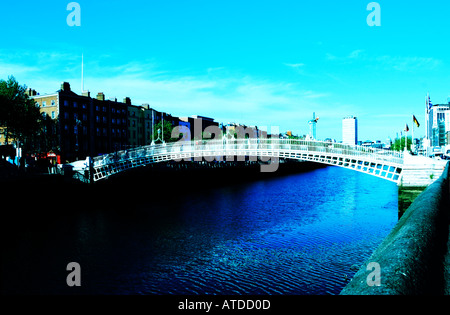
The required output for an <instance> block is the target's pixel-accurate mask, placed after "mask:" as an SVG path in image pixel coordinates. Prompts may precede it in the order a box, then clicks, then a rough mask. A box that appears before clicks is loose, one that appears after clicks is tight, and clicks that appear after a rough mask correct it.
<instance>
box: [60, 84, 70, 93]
mask: <svg viewBox="0 0 450 315" xmlns="http://www.w3.org/2000/svg"><path fill="white" fill-rule="evenodd" d="M61 90H62V91H64V92H70V84H69V82H63V83H61Z"/></svg>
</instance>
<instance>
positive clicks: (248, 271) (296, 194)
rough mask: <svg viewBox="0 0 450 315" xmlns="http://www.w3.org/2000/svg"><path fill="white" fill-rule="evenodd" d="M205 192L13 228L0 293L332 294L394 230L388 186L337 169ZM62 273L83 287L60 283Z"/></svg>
mask: <svg viewBox="0 0 450 315" xmlns="http://www.w3.org/2000/svg"><path fill="white" fill-rule="evenodd" d="M178 181H180V182H181V181H182V179H179V180H178ZM175 182H177V181H175ZM203 185H206V186H208V187H207V188H208V189H202V187H199V189H198V190H195V191H194V192H190V193H187V194H184V195H183V194H181V195H180V194H178V197H177V198H167V196H165V197H162V198H160V199H158V198H150V197H148V195H149V194H148V191H146V190H145V187H136V188H135V189H134V190H133V194H132V195H130V194H128V193H127V196H117V194H116V195H114V194H112V195H109V196H100V197H103V198H104V197H107V198H110V199H112V200H114V198H117V199H118V200H119V199H123V198H126V199H127V200H128V201H127V208H126V211H124V206H123V203H117V206H114V203H112V204H111V203H110V204H108V206H106V207H105V208H102V207H98V208H96V209H95V210H93V209H85V210H83V211H68V213H67V214H65V215H58V216H57V218H53V219H50V220H47V221H46V222H45V223H44V222H41V223H39V224H40V225H41V226H42V229H41V230H40V232H39V233H38V234H37V233H32V234H30V235H28V236H27V233H31V232H28V230H27V229H25V228H23V231H22V232H21V237H20V240H19V241H17V242H16V243H14V246H10V248H9V249H8V251H7V252H6V254H5V255H4V256H3V258H2V287H1V289H2V293H31V294H35V293H37V294H59V293H63V294H71V293H75V294H226V295H230V294H232V295H235V294H289V295H294V294H295V295H297V294H298V295H326V294H339V292H340V291H341V290H342V288H343V287H344V286H345V285H346V284H347V283H348V281H349V280H350V279H351V277H352V276H353V275H354V273H355V272H356V271H357V269H358V267H359V266H360V265H361V264H362V263H363V262H364V261H365V260H366V259H367V258H368V257H369V256H370V254H371V253H372V252H373V250H374V249H375V248H376V247H377V246H378V245H379V244H380V243H381V241H382V240H383V238H384V237H385V236H387V234H388V233H389V232H390V230H391V229H392V228H393V227H394V225H395V224H396V222H397V219H398V213H397V211H398V208H397V207H398V197H397V194H398V193H397V186H396V185H395V184H394V183H391V182H388V181H385V180H382V179H378V178H376V177H373V176H369V175H366V174H362V173H358V172H355V171H351V170H346V169H342V168H338V167H324V168H318V169H313V170H310V171H305V172H302V173H296V174H292V175H286V176H280V177H275V178H267V179H262V180H255V181H249V182H243V183H240V182H239V181H236V183H234V184H232V185H223V186H219V187H216V188H214V187H210V186H214V185H207V184H205V183H204V184H203ZM175 191H176V190H175ZM155 199H156V200H155ZM47 202H48V206H49V207H58V206H61V205H55V204H52V202H51V200H48V199H47ZM69 206H70V205H67V207H69ZM63 208H64V207H63ZM86 208H88V207H86ZM2 255H3V254H2ZM69 262H78V263H79V264H80V266H81V287H76V288H69V287H68V286H67V284H66V276H67V274H68V273H69V271H66V265H67V264H68V263H69Z"/></svg>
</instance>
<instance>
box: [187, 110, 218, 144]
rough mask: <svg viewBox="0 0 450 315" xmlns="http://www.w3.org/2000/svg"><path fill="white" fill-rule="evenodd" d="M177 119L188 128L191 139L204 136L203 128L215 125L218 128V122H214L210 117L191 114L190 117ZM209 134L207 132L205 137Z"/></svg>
mask: <svg viewBox="0 0 450 315" xmlns="http://www.w3.org/2000/svg"><path fill="white" fill-rule="evenodd" d="M179 120H180V123H183V125H185V126H186V127H188V128H190V132H191V139H197V140H198V139H202V138H204V136H205V134H204V132H205V129H206V128H208V127H210V126H213V127H217V129H219V123H218V122H215V121H214V119H213V118H210V117H205V116H199V115H192V116H190V117H180V118H179ZM209 136H210V135H209V134H208V135H206V137H209ZM213 138H214V137H213Z"/></svg>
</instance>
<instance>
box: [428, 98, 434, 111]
mask: <svg viewBox="0 0 450 315" xmlns="http://www.w3.org/2000/svg"><path fill="white" fill-rule="evenodd" d="M431 106H433V104H432V103H431V99H430V95H428V110H430V109H431Z"/></svg>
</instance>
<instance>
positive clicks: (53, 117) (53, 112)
mask: <svg viewBox="0 0 450 315" xmlns="http://www.w3.org/2000/svg"><path fill="white" fill-rule="evenodd" d="M52 119H55V111H52Z"/></svg>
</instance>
